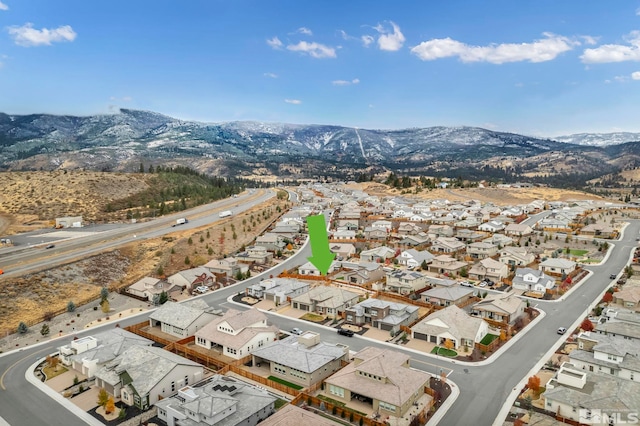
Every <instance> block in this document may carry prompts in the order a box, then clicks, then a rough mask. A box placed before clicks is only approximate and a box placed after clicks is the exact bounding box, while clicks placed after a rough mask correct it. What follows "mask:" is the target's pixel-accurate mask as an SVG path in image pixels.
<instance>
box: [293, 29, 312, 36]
mask: <svg viewBox="0 0 640 426" xmlns="http://www.w3.org/2000/svg"><path fill="white" fill-rule="evenodd" d="M297 32H298V33H300V34H304V35H313V32H312V31H311V30H310V29H309V28H307V27H300V28H298V31H297Z"/></svg>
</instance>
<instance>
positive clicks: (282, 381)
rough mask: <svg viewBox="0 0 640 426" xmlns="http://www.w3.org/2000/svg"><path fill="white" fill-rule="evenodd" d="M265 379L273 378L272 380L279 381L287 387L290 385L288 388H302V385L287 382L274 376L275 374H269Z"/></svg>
mask: <svg viewBox="0 0 640 426" xmlns="http://www.w3.org/2000/svg"><path fill="white" fill-rule="evenodd" d="M267 379H269V380H273V381H274V382H276V383H280V384H281V385H285V386H288V387H290V388H292V389H295V390H300V389H302V386H300V385H296V384H295V383H291V382H287V381H286V380H282V379H281V378H280V377H276V376H269V377H267Z"/></svg>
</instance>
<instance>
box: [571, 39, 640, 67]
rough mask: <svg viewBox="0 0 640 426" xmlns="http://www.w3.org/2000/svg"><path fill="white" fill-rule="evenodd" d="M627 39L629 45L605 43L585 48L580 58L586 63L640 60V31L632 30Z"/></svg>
mask: <svg viewBox="0 0 640 426" xmlns="http://www.w3.org/2000/svg"><path fill="white" fill-rule="evenodd" d="M625 39H626V41H627V42H628V43H629V45H622V44H603V45H602V46H598V47H596V48H595V49H585V51H584V52H583V53H582V56H580V59H582V62H584V63H586V64H603V63H609V62H624V61H640V31H632V32H631V33H630V34H629V35H628V36H627V37H625Z"/></svg>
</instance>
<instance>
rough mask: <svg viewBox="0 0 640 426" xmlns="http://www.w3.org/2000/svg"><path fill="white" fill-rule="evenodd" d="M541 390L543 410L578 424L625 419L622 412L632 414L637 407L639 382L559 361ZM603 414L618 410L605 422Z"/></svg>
mask: <svg viewBox="0 0 640 426" xmlns="http://www.w3.org/2000/svg"><path fill="white" fill-rule="evenodd" d="M545 389H546V390H545V392H544V393H543V394H542V398H544V401H545V404H544V405H545V410H547V411H550V412H552V413H554V414H555V415H556V416H560V417H563V418H565V419H568V420H570V421H574V422H579V423H580V424H594V425H608V424H614V423H615V424H618V423H619V422H627V420H628V419H627V418H626V415H627V414H633V415H634V416H636V415H637V412H638V407H640V383H639V382H636V381H631V380H625V379H621V378H619V377H616V376H612V375H609V374H603V373H598V372H590V371H587V370H583V369H581V368H578V367H576V366H575V365H573V363H570V362H565V363H563V364H562V366H561V367H560V370H558V372H557V373H556V375H555V376H554V377H553V378H551V379H550V380H549V381H548V382H547V383H546V385H545ZM603 413H619V414H620V417H618V418H616V419H615V420H614V423H609V419H608V418H603V416H602V414H603ZM635 418H636V419H637V416H636V417H635ZM629 420H630V419H629ZM632 423H635V420H634V421H633V422H632Z"/></svg>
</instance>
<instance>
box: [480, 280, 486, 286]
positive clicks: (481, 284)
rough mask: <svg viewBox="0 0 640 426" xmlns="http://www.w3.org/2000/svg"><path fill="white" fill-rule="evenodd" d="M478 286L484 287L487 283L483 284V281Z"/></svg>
mask: <svg viewBox="0 0 640 426" xmlns="http://www.w3.org/2000/svg"><path fill="white" fill-rule="evenodd" d="M478 285H479V286H480V287H486V286H487V283H486V282H484V281H482V282H481V283H480V284H478Z"/></svg>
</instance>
